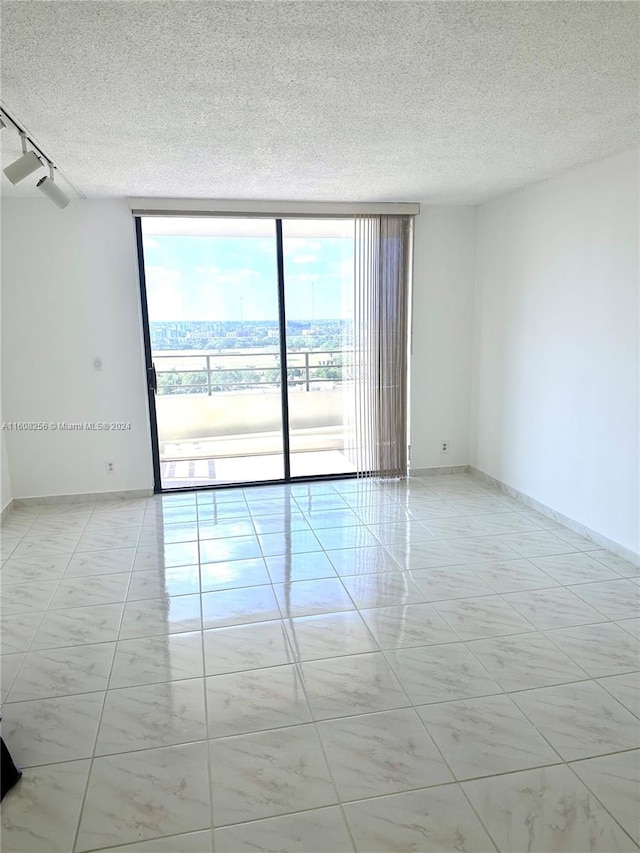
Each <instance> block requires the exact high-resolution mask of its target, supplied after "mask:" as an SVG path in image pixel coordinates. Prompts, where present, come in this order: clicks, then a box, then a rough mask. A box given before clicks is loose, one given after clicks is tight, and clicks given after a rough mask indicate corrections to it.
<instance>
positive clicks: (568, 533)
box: [554, 527, 598, 551]
mask: <svg viewBox="0 0 640 853" xmlns="http://www.w3.org/2000/svg"><path fill="white" fill-rule="evenodd" d="M554 535H555V536H557V537H558V538H559V539H562V541H563V542H567V543H568V544H569V545H571V546H572V547H573V549H574V550H575V551H593V550H594V549H595V548H597V547H598V546H597V545H596V543H595V542H594V541H593V539H589V538H588V537H587V536H582V535H581V534H580V533H576V532H575V530H569V528H568V527H560V528H558V529H557V530H554Z"/></svg>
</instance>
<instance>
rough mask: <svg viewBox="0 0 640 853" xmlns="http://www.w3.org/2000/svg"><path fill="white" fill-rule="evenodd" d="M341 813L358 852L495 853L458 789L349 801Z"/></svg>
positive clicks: (454, 787)
mask: <svg viewBox="0 0 640 853" xmlns="http://www.w3.org/2000/svg"><path fill="white" fill-rule="evenodd" d="M344 812H345V815H346V818H347V822H348V823H349V827H350V828H351V834H352V836H353V839H354V841H355V843H356V848H357V849H358V850H360V851H362V853H390V851H394V853H417V851H429V853H432V852H433V853H448V851H453V850H459V851H465V853H494V851H495V847H494V845H493V844H492V842H491V839H490V838H489V836H488V835H487V833H486V832H485V830H484V829H483V827H482V824H481V823H480V821H479V820H478V818H477V816H476V815H475V813H474V811H473V809H472V808H471V806H470V805H469V803H468V802H467V800H466V799H465V797H464V795H463V794H462V791H461V790H460V788H459V787H458V786H457V785H445V786H443V787H438V788H427V789H425V790H421V791H411V792H410V793H406V794H393V795H391V796H388V797H379V798H377V799H374V800H363V801H362V802H359V803H348V804H347V805H345V806H344ZM514 851H515V848H513V850H512V851H509V853H514ZM505 853H506V850H505ZM545 853H546V851H545Z"/></svg>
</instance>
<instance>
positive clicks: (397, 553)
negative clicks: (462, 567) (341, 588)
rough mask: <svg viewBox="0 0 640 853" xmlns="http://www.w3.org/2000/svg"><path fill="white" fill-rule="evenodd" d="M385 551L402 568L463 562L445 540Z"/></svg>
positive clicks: (429, 567) (428, 567) (411, 544)
mask: <svg viewBox="0 0 640 853" xmlns="http://www.w3.org/2000/svg"><path fill="white" fill-rule="evenodd" d="M387 551H388V552H389V553H390V554H391V556H392V557H393V559H394V560H395V561H396V562H397V563H398V565H399V566H400V568H401V569H403V570H409V569H431V568H436V567H437V566H455V565H459V564H460V563H462V562H464V561H463V560H462V559H461V557H460V556H459V555H457V554H454V553H453V551H452V550H451V549H450V548H449V544H448V543H445V542H415V543H414V542H409V543H407V544H405V545H389V546H387ZM329 556H331V555H329Z"/></svg>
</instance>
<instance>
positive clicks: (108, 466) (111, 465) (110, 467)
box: [104, 462, 113, 474]
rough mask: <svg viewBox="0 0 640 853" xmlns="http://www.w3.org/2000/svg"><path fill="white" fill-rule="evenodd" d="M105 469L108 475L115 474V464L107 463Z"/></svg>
mask: <svg viewBox="0 0 640 853" xmlns="http://www.w3.org/2000/svg"><path fill="white" fill-rule="evenodd" d="M104 467H105V468H106V470H107V474H113V462H105V463H104Z"/></svg>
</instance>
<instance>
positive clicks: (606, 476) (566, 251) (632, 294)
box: [471, 151, 640, 552]
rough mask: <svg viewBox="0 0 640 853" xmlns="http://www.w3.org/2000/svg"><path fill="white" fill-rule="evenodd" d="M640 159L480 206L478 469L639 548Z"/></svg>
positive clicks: (620, 159) (600, 166)
mask: <svg viewBox="0 0 640 853" xmlns="http://www.w3.org/2000/svg"><path fill="white" fill-rule="evenodd" d="M638 224H639V223H638V153H637V152H633V151H632V152H627V153H624V154H621V155H618V156H616V157H612V158H609V159H607V160H604V161H601V162H599V163H596V164H593V165H590V166H587V167H584V168H581V169H576V170H574V171H572V172H569V173H567V174H565V175H563V176H561V177H559V178H556V179H554V180H551V181H548V182H545V183H543V184H538V185H536V186H534V187H531V188H529V189H525V190H521V191H519V192H517V193H515V194H513V195H510V196H508V197H505V198H503V199H500V200H497V201H495V202H491V203H489V204H486V205H482V206H481V207H480V208H479V210H478V232H477V303H476V318H475V320H476V322H475V335H476V340H475V356H474V364H475V370H474V381H473V417H472V422H473V423H474V428H473V433H472V441H471V462H472V464H473V465H474V466H476V467H477V468H479V469H480V470H482V471H485V472H486V473H488V474H490V475H492V476H494V477H497V478H498V479H500V480H502V481H503V482H505V483H507V484H508V485H510V486H512V487H514V488H516V489H519V490H520V491H522V492H524V493H525V494H527V495H529V496H530V497H532V498H535V499H536V500H538V501H541V502H542V503H544V504H546V505H547V506H550V507H551V508H553V509H555V510H556V511H558V512H561V513H563V514H564V515H566V516H569V517H570V518H572V519H574V520H576V521H579V522H581V523H582V524H585V525H587V526H588V527H590V528H592V529H593V530H596V531H597V532H599V533H601V534H602V535H604V536H606V537H608V538H609V539H612V540H614V541H615V542H617V543H619V544H621V545H623V546H625V547H627V548H630V549H632V550H633V551H635V552H638V550H639V531H638V525H639V514H640V507H639V478H638V466H639V447H638V440H639V430H638V408H639V400H638V394H639V375H638V354H639V339H638V294H639V287H638Z"/></svg>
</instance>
